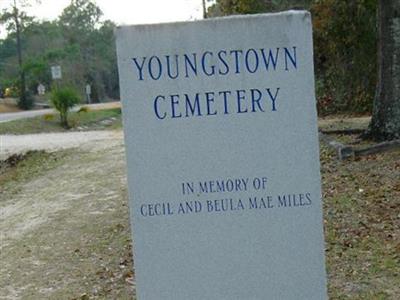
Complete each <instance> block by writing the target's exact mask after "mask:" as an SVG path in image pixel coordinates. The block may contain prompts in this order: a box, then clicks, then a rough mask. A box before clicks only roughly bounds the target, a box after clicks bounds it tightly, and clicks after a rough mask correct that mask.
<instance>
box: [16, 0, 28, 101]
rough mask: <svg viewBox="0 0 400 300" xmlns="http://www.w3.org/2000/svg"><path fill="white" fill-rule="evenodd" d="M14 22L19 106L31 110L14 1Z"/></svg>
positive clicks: (19, 27)
mask: <svg viewBox="0 0 400 300" xmlns="http://www.w3.org/2000/svg"><path fill="white" fill-rule="evenodd" d="M13 13H14V22H15V30H16V32H15V33H16V35H17V56H18V65H19V74H20V83H19V89H20V92H19V97H20V99H19V102H18V105H19V107H20V108H22V109H29V108H31V103H29V99H28V98H27V97H26V82H25V71H24V68H23V65H22V45H21V24H20V22H19V10H18V8H17V3H16V1H15V0H14V12H13Z"/></svg>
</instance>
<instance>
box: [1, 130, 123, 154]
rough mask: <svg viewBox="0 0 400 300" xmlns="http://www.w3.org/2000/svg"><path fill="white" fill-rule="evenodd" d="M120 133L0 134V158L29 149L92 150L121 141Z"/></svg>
mask: <svg viewBox="0 0 400 300" xmlns="http://www.w3.org/2000/svg"><path fill="white" fill-rule="evenodd" d="M121 140H122V133H121V132H117V131H86V132H67V133H42V134H27V135H0V160H4V159H6V158H7V157H8V156H10V155H12V154H21V153H25V152H27V151H29V150H46V151H56V150H61V149H68V148H75V147H80V148H82V149H85V150H91V149H93V150H94V151H96V150H98V149H99V148H101V147H106V146H107V145H108V144H109V143H111V145H112V144H115V143H116V142H118V141H119V142H121Z"/></svg>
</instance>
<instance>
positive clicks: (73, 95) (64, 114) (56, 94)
mask: <svg viewBox="0 0 400 300" xmlns="http://www.w3.org/2000/svg"><path fill="white" fill-rule="evenodd" d="M50 101H51V103H52V105H53V106H54V108H55V109H56V110H57V111H58V112H59V113H60V121H61V125H62V126H64V127H65V128H69V124H68V112H69V110H70V109H71V108H72V107H74V106H75V105H76V104H78V103H79V94H78V93H77V92H76V91H75V90H74V89H73V88H69V87H64V88H59V89H55V90H54V91H53V92H52V93H51V98H50Z"/></svg>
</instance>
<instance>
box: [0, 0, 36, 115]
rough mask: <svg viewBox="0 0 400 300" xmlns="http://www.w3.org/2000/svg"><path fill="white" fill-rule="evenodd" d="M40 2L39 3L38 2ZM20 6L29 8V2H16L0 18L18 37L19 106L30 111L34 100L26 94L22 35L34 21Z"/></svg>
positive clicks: (15, 0) (0, 21)
mask: <svg viewBox="0 0 400 300" xmlns="http://www.w3.org/2000/svg"><path fill="white" fill-rule="evenodd" d="M36 2H39V1H36ZM18 4H20V5H21V6H22V7H24V6H27V5H28V3H27V1H20V3H17V0H14V1H13V2H12V4H11V8H10V9H9V10H5V11H3V13H2V14H1V16H0V23H5V24H6V26H7V30H8V31H13V32H14V33H15V35H16V41H17V43H16V46H17V56H18V66H19V77H20V78H19V102H18V105H19V106H20V107H21V108H23V109H29V108H31V107H32V105H33V101H32V98H31V97H29V95H28V94H27V92H26V81H25V71H24V68H23V59H22V41H21V34H22V31H23V29H24V27H25V26H26V24H27V23H28V22H30V21H32V18H31V17H28V16H27V14H26V13H25V12H24V11H22V10H21V9H19V7H18Z"/></svg>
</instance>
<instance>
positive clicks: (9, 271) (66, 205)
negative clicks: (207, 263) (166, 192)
mask: <svg viewBox="0 0 400 300" xmlns="http://www.w3.org/2000/svg"><path fill="white" fill-rule="evenodd" d="M2 138H3V140H2V142H3V145H2V152H4V153H8V154H10V153H15V152H18V153H20V152H24V151H27V150H33V149H47V150H50V151H54V150H57V149H65V148H68V147H76V148H75V149H74V151H70V152H68V154H67V155H66V156H65V157H64V158H62V159H64V160H65V162H63V163H61V164H58V166H57V167H55V168H53V169H51V170H49V171H47V172H45V173H44V174H41V175H39V176H37V177H36V178H33V179H30V180H29V181H22V182H15V184H14V185H13V187H12V189H9V190H7V189H6V188H4V187H0V189H3V190H1V193H0V262H1V268H0V299H133V298H134V294H135V292H134V291H135V290H134V278H133V273H132V271H131V270H132V259H131V239H130V229H129V221H128V211H129V210H128V204H127V192H126V175H125V162H124V161H125V159H124V148H123V138H122V133H121V132H118V131H115V132H114V131H110V132H98V131H96V132H93V133H88V132H85V133H82V132H74V133H66V134H43V135H34V136H25V137H23V136H22V137H15V136H12V137H9V136H8V137H2ZM66 274H68V276H66Z"/></svg>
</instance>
